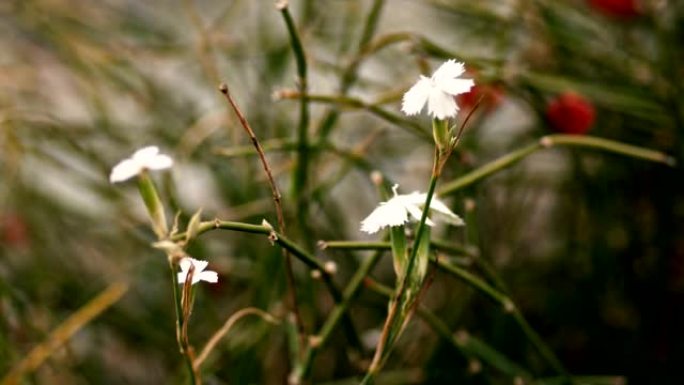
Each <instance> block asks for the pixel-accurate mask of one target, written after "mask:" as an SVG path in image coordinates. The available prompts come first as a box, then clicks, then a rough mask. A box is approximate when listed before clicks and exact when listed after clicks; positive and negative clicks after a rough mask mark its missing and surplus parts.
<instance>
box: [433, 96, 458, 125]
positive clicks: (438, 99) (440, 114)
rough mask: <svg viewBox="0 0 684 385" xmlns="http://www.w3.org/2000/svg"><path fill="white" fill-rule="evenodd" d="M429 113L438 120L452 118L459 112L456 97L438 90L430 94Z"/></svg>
mask: <svg viewBox="0 0 684 385" xmlns="http://www.w3.org/2000/svg"><path fill="white" fill-rule="evenodd" d="M428 112H429V113H430V114H431V115H432V116H434V117H435V118H437V119H440V120H442V119H444V118H447V117H452V116H454V115H456V113H457V112H458V106H457V105H456V101H455V100H454V97H453V96H451V95H449V94H447V93H444V92H442V91H440V90H438V89H435V90H432V92H430V97H429V99H428Z"/></svg>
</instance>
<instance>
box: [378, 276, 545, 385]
mask: <svg viewBox="0 0 684 385" xmlns="http://www.w3.org/2000/svg"><path fill="white" fill-rule="evenodd" d="M366 282H367V284H366V287H367V288H369V289H371V290H373V291H375V292H376V293H379V294H382V295H384V296H386V297H391V296H392V289H391V288H389V287H387V286H384V285H382V284H380V283H379V282H377V281H375V280H367V281H366ZM416 314H417V315H418V316H419V317H420V318H421V319H422V320H423V321H425V322H426V323H427V324H428V325H429V326H430V327H431V328H432V330H433V331H434V332H435V333H437V335H439V336H440V337H442V338H443V339H444V340H446V341H448V342H449V343H450V344H451V345H452V346H453V347H455V348H456V349H457V350H459V351H460V352H461V353H463V355H464V356H466V357H468V358H470V357H477V358H479V359H482V360H483V361H484V362H486V363H488V364H490V365H491V366H492V367H494V368H497V369H499V370H500V371H501V372H502V373H506V374H509V375H511V376H516V377H521V378H526V379H529V378H531V375H530V374H529V373H528V372H527V371H526V370H525V369H523V368H521V367H520V366H519V365H518V364H516V363H514V362H513V361H511V360H510V359H508V358H507V357H506V356H505V355H503V354H502V353H500V352H499V351H497V350H496V349H494V348H492V347H491V346H489V345H488V344H487V343H485V342H484V341H481V340H479V339H477V338H475V337H473V336H471V335H469V334H467V333H466V332H465V331H461V332H459V333H457V334H453V333H452V332H451V330H450V329H449V326H447V325H446V324H445V323H444V321H442V320H441V319H440V318H439V317H437V316H436V315H435V314H434V313H433V312H431V311H430V310H428V309H426V308H425V307H423V306H418V308H417V310H416Z"/></svg>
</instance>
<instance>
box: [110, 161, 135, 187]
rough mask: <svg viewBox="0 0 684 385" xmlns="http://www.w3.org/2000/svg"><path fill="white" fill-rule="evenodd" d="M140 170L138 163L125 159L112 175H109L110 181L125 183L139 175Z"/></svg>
mask: <svg viewBox="0 0 684 385" xmlns="http://www.w3.org/2000/svg"><path fill="white" fill-rule="evenodd" d="M140 170H141V169H140V165H139V164H138V162H136V161H134V160H132V159H124V160H122V161H121V162H119V164H117V165H116V166H114V168H112V173H111V174H109V181H110V182H111V183H117V182H123V181H125V180H127V179H130V178H132V177H134V176H136V175H138V174H139V173H140Z"/></svg>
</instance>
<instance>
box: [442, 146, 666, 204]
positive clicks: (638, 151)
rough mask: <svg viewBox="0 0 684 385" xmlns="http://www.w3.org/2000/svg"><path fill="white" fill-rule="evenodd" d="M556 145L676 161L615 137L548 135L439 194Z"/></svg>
mask: <svg viewBox="0 0 684 385" xmlns="http://www.w3.org/2000/svg"><path fill="white" fill-rule="evenodd" d="M553 146H573V147H581V148H592V149H599V150H604V151H608V152H612V153H616V154H621V155H625V156H629V157H633V158H637V159H643V160H648V161H651V162H657V163H663V164H666V165H668V166H674V165H675V164H676V160H675V159H674V158H672V157H671V156H669V155H667V154H665V153H663V152H660V151H655V150H651V149H647V148H643V147H638V146H633V145H630V144H625V143H620V142H617V141H614V140H608V139H603V138H597V137H592V136H579V135H564V134H555V135H547V136H544V137H542V138H541V139H539V141H538V142H536V143H532V144H529V145H527V146H525V147H522V148H520V149H517V150H515V151H513V152H511V153H508V154H506V155H504V156H502V157H500V158H497V159H495V160H493V161H491V162H489V163H486V164H484V165H482V166H480V167H478V168H476V169H475V170H473V171H471V172H469V173H467V174H465V175H463V176H461V177H459V178H457V179H455V180H453V181H451V182H449V183H446V184H445V185H444V186H442V188H441V189H440V190H439V195H449V194H453V193H454V192H456V191H458V190H460V189H462V188H464V187H467V186H470V185H471V184H473V183H475V182H478V181H480V180H482V179H484V178H486V177H488V176H490V175H492V174H494V173H497V172H499V171H501V170H503V169H505V168H506V167H509V166H511V165H513V164H515V163H517V162H519V161H520V160H522V159H524V158H526V157H527V156H529V155H531V154H533V153H535V152H536V151H538V150H542V149H545V148H550V147H553Z"/></svg>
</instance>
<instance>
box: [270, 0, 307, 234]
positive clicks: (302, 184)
mask: <svg viewBox="0 0 684 385" xmlns="http://www.w3.org/2000/svg"><path fill="white" fill-rule="evenodd" d="M278 10H279V11H280V14H281V15H282V16H283V20H284V21H285V25H286V26H287V32H288V34H289V36H290V44H291V45H292V51H293V52H294V55H295V62H296V63H297V91H299V93H300V94H302V95H306V94H307V93H308V85H307V82H308V81H307V63H306V54H305V52H304V46H303V45H302V41H301V38H300V36H299V32H298V31H297V27H296V26H295V23H294V20H293V19H292V14H290V10H289V7H288V4H287V2H282V3H281V4H280V5H279V6H278ZM309 115H310V114H309V100H308V99H307V98H300V103H299V124H298V126H297V163H296V167H295V168H294V175H293V182H292V193H293V196H295V197H296V199H297V216H298V218H299V222H300V224H302V225H305V224H306V223H307V218H308V201H309V200H308V199H307V197H306V192H305V190H306V185H307V180H308V175H309V133H308V131H309V120H310V117H309ZM305 232H306V231H305Z"/></svg>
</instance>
